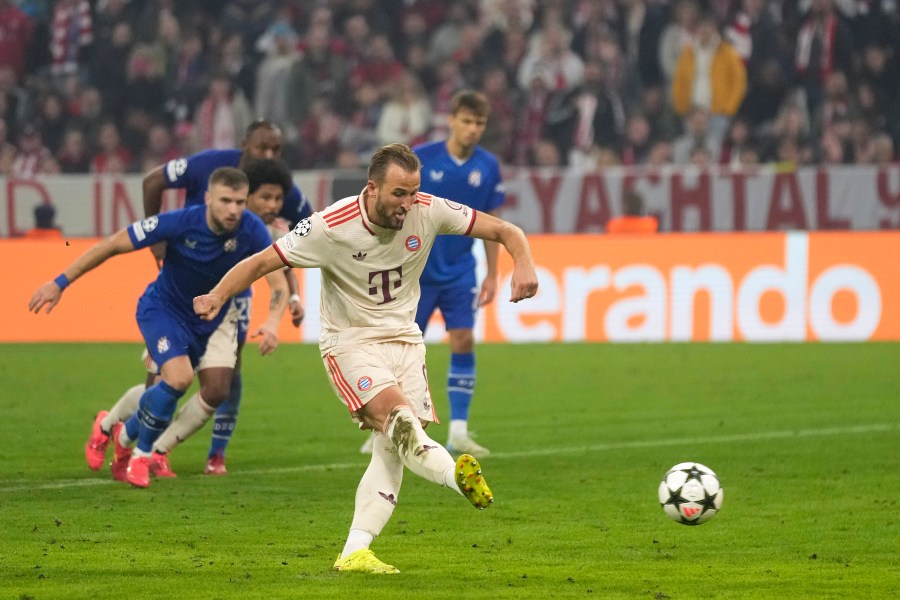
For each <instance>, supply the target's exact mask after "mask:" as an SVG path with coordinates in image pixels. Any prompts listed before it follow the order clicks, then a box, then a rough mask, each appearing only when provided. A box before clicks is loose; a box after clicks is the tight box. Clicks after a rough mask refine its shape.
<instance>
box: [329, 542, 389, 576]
mask: <svg viewBox="0 0 900 600" xmlns="http://www.w3.org/2000/svg"><path fill="white" fill-rule="evenodd" d="M334 570H335V571H347V572H354V573H372V574H373V575H393V574H394V573H399V572H400V569H398V568H397V567H395V566H393V565H388V564H385V563H383V562H381V561H380V560H378V559H377V558H376V557H375V555H374V554H373V553H372V551H371V550H369V549H368V548H360V549H359V550H357V551H356V552H354V553H353V554H351V555H350V556H348V557H347V558H341V557H340V556H338V557H337V560H336V561H334Z"/></svg>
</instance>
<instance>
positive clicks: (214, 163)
mask: <svg viewBox="0 0 900 600" xmlns="http://www.w3.org/2000/svg"><path fill="white" fill-rule="evenodd" d="M243 154H244V152H243V151H242V150H204V151H202V152H198V153H197V154H193V155H191V156H188V157H187V158H176V159H173V160H170V161H169V162H167V163H166V166H165V167H164V168H163V176H164V177H165V179H166V187H169V188H179V189H180V188H183V189H184V190H185V191H186V192H187V193H186V195H185V198H184V206H185V208H187V207H188V206H194V205H197V204H200V205H203V204H204V201H205V200H204V196H205V195H206V186H207V184H208V183H209V176H210V175H212V172H213V171H215V170H216V169H218V168H219V167H235V168H237V166H238V164H239V163H240V162H241V156H243ZM311 214H312V206H311V205H310V203H309V200H308V199H307V198H306V196H305V195H304V194H303V192H302V191H300V188H298V187H297V185H296V184H293V185H292V186H291V191H290V192H289V193H288V195H287V196H285V197H284V206H282V207H281V217H283V218H284V219H285V220H287V221H290V223H291V227H292V228H293V227H294V226H296V225H297V223H298V222H300V221H302V220H303V219H305V218H306V217H308V216H309V215H311Z"/></svg>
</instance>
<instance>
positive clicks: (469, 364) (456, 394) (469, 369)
mask: <svg viewBox="0 0 900 600" xmlns="http://www.w3.org/2000/svg"><path fill="white" fill-rule="evenodd" d="M474 392H475V353H473V352H470V353H469V354H455V353H454V354H451V355H450V371H449V372H448V373H447V395H448V396H449V397H450V419H451V420H460V421H468V420H469V405H470V404H471V403H472V394H473V393H474Z"/></svg>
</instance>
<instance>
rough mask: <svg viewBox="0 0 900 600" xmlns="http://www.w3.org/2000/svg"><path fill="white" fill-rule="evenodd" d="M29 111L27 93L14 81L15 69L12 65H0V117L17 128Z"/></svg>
mask: <svg viewBox="0 0 900 600" xmlns="http://www.w3.org/2000/svg"><path fill="white" fill-rule="evenodd" d="M29 112H30V106H29V102H28V93H27V92H26V91H25V90H24V89H23V88H22V87H21V86H20V85H19V84H18V83H16V74H15V71H13V69H12V67H9V66H0V119H3V120H4V121H6V122H7V123H8V124H9V125H10V126H11V127H12V128H17V127H19V126H20V125H22V124H23V123H24V121H25V118H26V115H28V113H29Z"/></svg>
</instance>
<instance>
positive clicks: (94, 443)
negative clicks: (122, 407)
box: [84, 410, 109, 471]
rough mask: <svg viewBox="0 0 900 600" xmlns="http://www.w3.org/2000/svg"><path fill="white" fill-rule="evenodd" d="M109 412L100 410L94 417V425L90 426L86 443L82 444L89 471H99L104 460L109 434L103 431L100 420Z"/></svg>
mask: <svg viewBox="0 0 900 600" xmlns="http://www.w3.org/2000/svg"><path fill="white" fill-rule="evenodd" d="M108 414H109V413H108V412H107V411H105V410H101V411H100V412H98V413H97V416H96V417H95V418H94V426H93V427H92V428H91V437H89V438H88V441H87V444H85V445H84V458H85V460H87V464H88V468H89V469H90V470H91V471H99V470H100V467H102V466H103V463H104V462H106V449H107V448H109V434H108V433H105V432H104V431H103V429H102V428H101V427H100V422H101V421H102V420H103V419H104V417H106V415H108Z"/></svg>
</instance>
